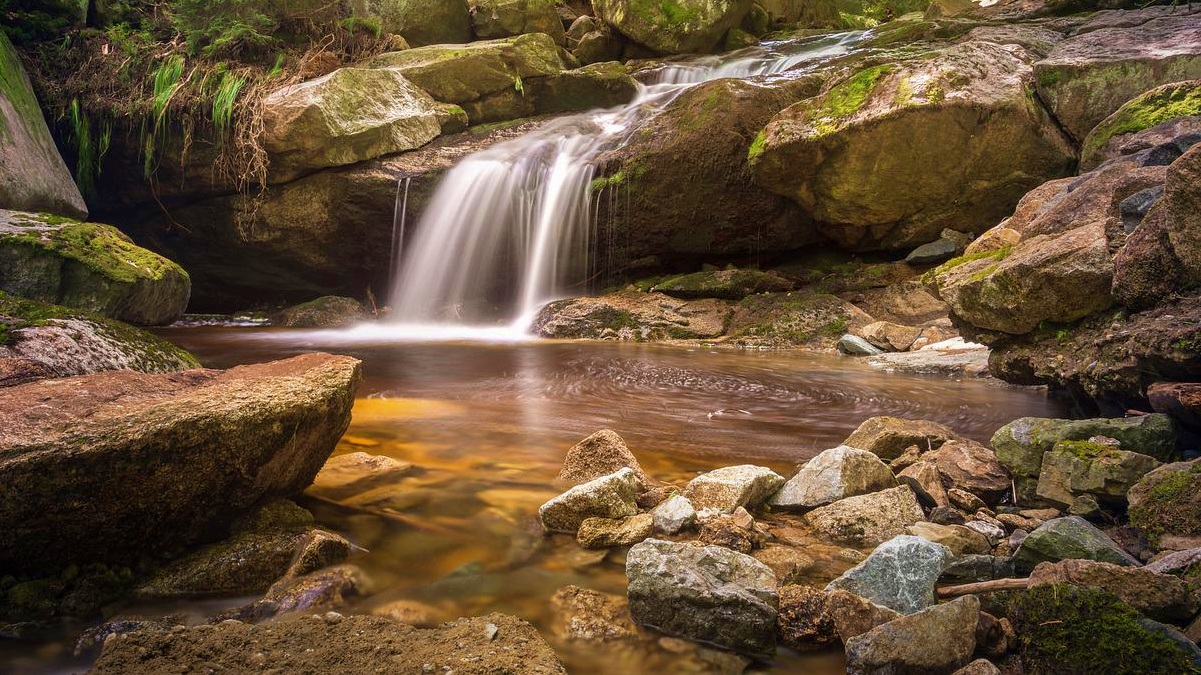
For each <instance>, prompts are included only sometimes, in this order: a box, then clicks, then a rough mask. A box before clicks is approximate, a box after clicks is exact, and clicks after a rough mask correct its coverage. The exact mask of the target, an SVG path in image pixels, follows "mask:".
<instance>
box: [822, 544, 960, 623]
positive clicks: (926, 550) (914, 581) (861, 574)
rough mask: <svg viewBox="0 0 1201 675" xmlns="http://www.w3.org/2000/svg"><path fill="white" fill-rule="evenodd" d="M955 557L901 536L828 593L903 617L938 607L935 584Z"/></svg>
mask: <svg viewBox="0 0 1201 675" xmlns="http://www.w3.org/2000/svg"><path fill="white" fill-rule="evenodd" d="M950 557H951V552H950V550H949V549H947V547H945V546H943V545H941V544H937V543H934V542H931V541H928V540H926V539H923V538H921V537H914V536H910V535H900V536H897V537H894V538H892V539H890V540H888V541H886V542H884V543H883V544H880V545H879V546H877V547H876V550H875V551H872V553H871V555H869V556H868V557H867V560H864V561H863V562H861V563H859V564H858V565H856V566H855V567H852V568H851V569H849V570H847V571H846V572H845V573H843V575H842V576H840V577H838V578H837V579H835V580H833V581H831V582H830V584H829V585H828V586H826V590H828V591H833V590H838V589H841V590H844V591H850V592H851V593H854V594H856V595H859V596H862V597H864V598H867V599H868V600H870V601H872V602H874V603H876V604H879V605H883V606H885V607H888V608H889V609H892V610H895V611H897V612H900V613H902V614H912V613H914V612H917V611H919V610H922V609H925V608H926V607H929V606H930V605H933V604H934V603H935V599H934V583H935V582H936V581H938V577H939V575H941V574H942V570H943V567H944V566H945V565H946V563H947V561H948V560H949V559H950Z"/></svg>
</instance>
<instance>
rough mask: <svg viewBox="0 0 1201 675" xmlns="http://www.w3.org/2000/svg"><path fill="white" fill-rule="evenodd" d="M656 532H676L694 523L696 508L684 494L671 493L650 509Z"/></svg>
mask: <svg viewBox="0 0 1201 675" xmlns="http://www.w3.org/2000/svg"><path fill="white" fill-rule="evenodd" d="M651 516H652V518H653V519H654V526H655V531H656V532H662V533H663V534H676V533H677V532H679V531H680V530H683V529H684V528H687V527H692V526H693V525H695V524H696V509H694V508H692V502H690V501H688V498H687V497H685V496H684V495H672V496H671V497H668V498H667V499H666V500H664V502H663V503H662V504H660V505H658V506H656V507H655V510H654V511H651Z"/></svg>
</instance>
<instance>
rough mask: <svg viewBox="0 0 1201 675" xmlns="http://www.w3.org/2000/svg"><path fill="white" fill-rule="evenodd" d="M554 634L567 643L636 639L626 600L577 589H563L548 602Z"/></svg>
mask: <svg viewBox="0 0 1201 675" xmlns="http://www.w3.org/2000/svg"><path fill="white" fill-rule="evenodd" d="M550 604H551V608H552V610H553V611H554V615H555V622H554V626H555V632H556V633H558V634H560V635H562V636H563V637H564V638H566V639H568V640H571V641H578V642H585V643H596V644H604V643H607V642H614V641H619V640H629V639H637V638H638V637H639V632H638V626H637V625H635V624H634V620H633V619H632V618H631V617H630V609H629V607H628V606H627V604H626V599H625V598H624V597H622V596H620V595H611V594H609V593H601V592H600V591H594V590H591V589H588V588H580V587H579V586H564V587H563V588H560V589H559V590H557V591H555V594H554V595H553V596H551V599H550Z"/></svg>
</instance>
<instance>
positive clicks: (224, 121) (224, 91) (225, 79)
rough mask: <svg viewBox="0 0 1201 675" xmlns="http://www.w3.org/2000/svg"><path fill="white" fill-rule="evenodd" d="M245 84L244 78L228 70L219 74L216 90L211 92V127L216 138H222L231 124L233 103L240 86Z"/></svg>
mask: <svg viewBox="0 0 1201 675" xmlns="http://www.w3.org/2000/svg"><path fill="white" fill-rule="evenodd" d="M245 86H246V78H245V77H243V76H241V75H237V74H234V73H230V72H225V73H223V74H222V75H221V80H220V82H219V83H218V84H217V91H216V93H214V94H213V116H212V122H213V129H214V130H216V132H217V135H218V138H224V136H225V135H226V134H227V133H228V132H229V129H230V126H231V125H232V124H233V116H234V104H235V103H236V102H237V100H238V94H240V93H241V92H242V87H245Z"/></svg>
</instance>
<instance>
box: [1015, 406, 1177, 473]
mask: <svg viewBox="0 0 1201 675" xmlns="http://www.w3.org/2000/svg"><path fill="white" fill-rule="evenodd" d="M1094 436H1106V437H1109V438H1114V439H1117V440H1118V441H1119V442H1120V443H1121V447H1122V449H1123V450H1128V451H1130V452H1138V453H1142V454H1144V455H1150V456H1151V457H1155V458H1156V459H1159V460H1161V461H1167V460H1170V459H1171V458H1173V457H1174V456H1175V453H1176V430H1175V428H1174V426H1173V425H1172V420H1171V418H1169V417H1168V416H1167V415H1142V416H1139V417H1129V418H1126V419H1105V418H1096V419H1085V420H1058V419H1046V418H1040V417H1023V418H1021V419H1017V420H1014V421H1012V422H1010V423H1009V424H1006V425H1005V426H1003V427H1001V428H1000V429H998V430H997V432H996V433H995V434H993V437H992V443H991V444H992V447H993V449H995V450H996V453H997V458H998V459H999V460H1001V463H1002V464H1004V465H1005V466H1006V468H1008V469H1009V470H1010V471H1012V472H1013V473H1014V474H1017V475H1019V476H1038V474H1039V472H1040V471H1041V470H1042V463H1043V454H1044V453H1046V452H1048V451H1049V450H1051V449H1052V448H1053V447H1054V446H1055V444H1056V443H1058V442H1059V441H1087V440H1088V439H1090V438H1092V437H1094Z"/></svg>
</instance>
